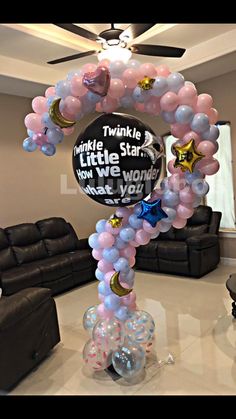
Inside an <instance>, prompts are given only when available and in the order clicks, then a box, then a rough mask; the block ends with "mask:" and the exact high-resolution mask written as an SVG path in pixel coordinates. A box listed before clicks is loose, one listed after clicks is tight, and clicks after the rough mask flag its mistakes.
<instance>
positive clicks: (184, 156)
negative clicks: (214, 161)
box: [173, 139, 205, 173]
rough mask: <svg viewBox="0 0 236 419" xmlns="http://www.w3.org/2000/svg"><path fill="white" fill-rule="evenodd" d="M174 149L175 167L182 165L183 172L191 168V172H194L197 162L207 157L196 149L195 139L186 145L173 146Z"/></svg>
mask: <svg viewBox="0 0 236 419" xmlns="http://www.w3.org/2000/svg"><path fill="white" fill-rule="evenodd" d="M173 149H174V151H175V153H176V160H175V163H174V167H180V168H181V170H182V172H185V171H186V170H189V171H190V173H193V170H194V166H195V164H196V163H197V162H198V161H199V160H201V159H202V158H203V157H205V156H204V154H202V153H199V151H197V150H196V148H195V143H194V139H192V140H190V141H189V142H188V143H186V144H185V145H182V146H177V145H176V146H173Z"/></svg>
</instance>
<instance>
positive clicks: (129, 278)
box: [121, 268, 135, 288]
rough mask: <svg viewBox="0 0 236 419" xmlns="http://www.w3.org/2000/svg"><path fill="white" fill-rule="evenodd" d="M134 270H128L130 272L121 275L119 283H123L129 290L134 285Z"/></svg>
mask: <svg viewBox="0 0 236 419" xmlns="http://www.w3.org/2000/svg"><path fill="white" fill-rule="evenodd" d="M134 276H135V273H134V270H133V269H132V268H130V270H129V271H128V272H122V274H121V279H122V281H121V282H125V283H126V284H127V285H128V286H129V288H132V287H133V285H134Z"/></svg>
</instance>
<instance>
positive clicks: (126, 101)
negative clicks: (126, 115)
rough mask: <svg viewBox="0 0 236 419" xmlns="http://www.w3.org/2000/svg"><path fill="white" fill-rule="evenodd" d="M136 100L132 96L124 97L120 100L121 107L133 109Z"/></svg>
mask: <svg viewBox="0 0 236 419" xmlns="http://www.w3.org/2000/svg"><path fill="white" fill-rule="evenodd" d="M133 104H134V99H133V98H132V97H131V96H124V97H122V98H121V99H120V106H121V107H123V108H132V106H133Z"/></svg>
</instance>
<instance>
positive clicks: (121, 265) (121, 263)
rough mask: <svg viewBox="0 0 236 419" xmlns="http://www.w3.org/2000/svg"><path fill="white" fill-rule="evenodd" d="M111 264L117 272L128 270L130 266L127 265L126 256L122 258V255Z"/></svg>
mask: <svg viewBox="0 0 236 419" xmlns="http://www.w3.org/2000/svg"><path fill="white" fill-rule="evenodd" d="M113 266H114V268H115V270H116V271H117V272H122V273H123V272H128V271H129V269H130V266H129V262H128V260H127V259H126V258H123V257H121V258H119V259H118V260H117V261H116V262H115V263H114V264H113Z"/></svg>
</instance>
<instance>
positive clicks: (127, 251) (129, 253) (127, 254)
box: [120, 246, 136, 259]
mask: <svg viewBox="0 0 236 419" xmlns="http://www.w3.org/2000/svg"><path fill="white" fill-rule="evenodd" d="M120 255H121V256H122V257H124V258H127V259H129V258H131V257H134V256H135V255H136V249H135V248H134V247H133V246H127V247H125V248H124V249H121V250H120Z"/></svg>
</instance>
